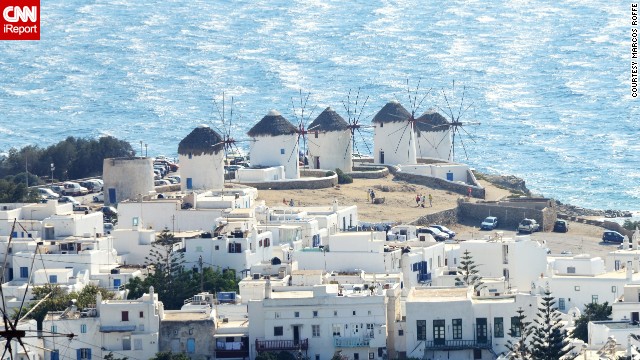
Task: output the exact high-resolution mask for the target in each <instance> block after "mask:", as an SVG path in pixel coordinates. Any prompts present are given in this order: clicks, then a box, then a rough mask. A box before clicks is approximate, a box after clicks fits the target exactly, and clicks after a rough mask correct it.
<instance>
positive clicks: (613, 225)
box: [558, 214, 633, 239]
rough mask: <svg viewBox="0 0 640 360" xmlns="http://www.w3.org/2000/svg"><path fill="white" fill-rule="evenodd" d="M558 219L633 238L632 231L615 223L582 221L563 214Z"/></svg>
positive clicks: (579, 218)
mask: <svg viewBox="0 0 640 360" xmlns="http://www.w3.org/2000/svg"><path fill="white" fill-rule="evenodd" d="M558 219H564V220H570V221H575V222H579V223H583V224H587V225H593V226H599V227H601V228H603V229H606V230H613V231H617V232H619V233H620V234H622V235H626V236H628V237H629V239H631V237H632V236H633V231H631V230H627V229H625V228H623V227H622V225H620V224H618V223H617V222H615V221H607V220H605V221H600V220H590V219H583V218H581V217H577V216H568V215H565V214H558Z"/></svg>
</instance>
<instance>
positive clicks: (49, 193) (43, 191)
mask: <svg viewBox="0 0 640 360" xmlns="http://www.w3.org/2000/svg"><path fill="white" fill-rule="evenodd" d="M38 194H40V196H41V197H42V198H44V199H58V198H60V195H58V194H56V193H55V192H53V190H51V189H48V188H39V189H38Z"/></svg>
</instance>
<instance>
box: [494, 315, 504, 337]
mask: <svg viewBox="0 0 640 360" xmlns="http://www.w3.org/2000/svg"><path fill="white" fill-rule="evenodd" d="M493 335H494V336H495V337H497V338H503V337H504V320H503V319H502V318H501V317H497V318H493Z"/></svg>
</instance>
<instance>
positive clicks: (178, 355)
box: [149, 351, 189, 360]
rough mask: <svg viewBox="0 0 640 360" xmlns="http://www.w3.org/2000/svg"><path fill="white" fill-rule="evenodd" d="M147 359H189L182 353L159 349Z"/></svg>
mask: <svg viewBox="0 0 640 360" xmlns="http://www.w3.org/2000/svg"><path fill="white" fill-rule="evenodd" d="M149 360H189V357H188V356H187V355H185V354H183V353H172V352H171V351H161V352H159V353H156V356H154V357H152V358H151V359H149Z"/></svg>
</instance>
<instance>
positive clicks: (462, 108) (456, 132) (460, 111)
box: [433, 80, 480, 162]
mask: <svg viewBox="0 0 640 360" xmlns="http://www.w3.org/2000/svg"><path fill="white" fill-rule="evenodd" d="M452 84H453V85H452V87H451V90H452V91H451V94H450V95H449V96H447V93H446V92H445V91H444V89H443V90H442V96H443V98H444V102H445V104H446V108H445V109H443V108H442V107H440V106H438V109H440V111H442V112H443V113H444V114H445V116H446V117H448V119H447V123H446V124H440V125H435V126H434V127H433V128H434V129H445V130H448V131H445V134H444V136H443V137H442V138H441V139H440V141H438V142H437V143H436V144H435V145H436V146H435V147H436V148H438V147H439V146H440V145H441V144H442V143H443V142H444V141H446V140H447V139H448V138H449V136H450V137H451V147H450V149H449V154H448V156H447V160H448V161H452V162H453V161H455V154H456V136H457V137H458V139H459V141H460V145H462V149H463V150H464V155H465V158H466V159H467V160H468V159H469V156H468V155H467V149H466V147H465V145H464V140H462V137H463V136H462V134H463V133H464V134H466V135H467V136H468V137H469V139H471V141H473V142H474V143H475V142H476V141H475V139H474V138H473V136H472V135H471V134H470V133H469V132H468V131H467V130H466V129H465V128H464V127H465V126H476V125H480V123H479V122H463V121H462V118H463V117H464V116H465V115H466V114H467V111H468V110H469V109H470V108H471V107H473V104H474V103H473V102H472V103H471V104H469V105H466V104H465V103H464V100H465V95H466V91H467V88H466V86H463V87H462V97H461V99H460V104H459V105H458V106H457V107H456V106H454V105H455V104H454V103H453V100H454V99H453V98H454V96H453V94H454V93H455V85H456V83H455V80H454V81H453V83H452ZM461 130H462V131H461Z"/></svg>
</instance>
